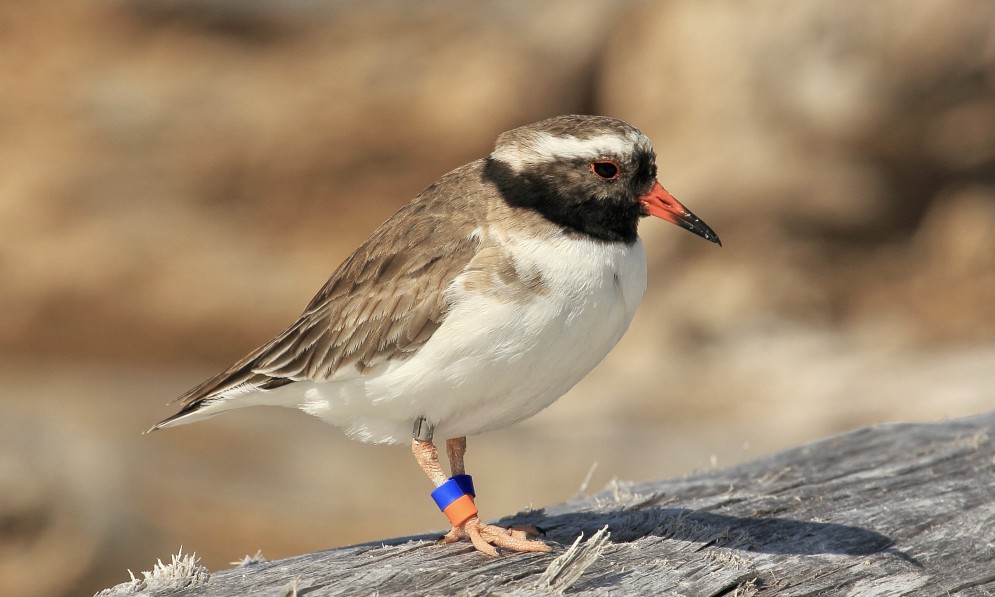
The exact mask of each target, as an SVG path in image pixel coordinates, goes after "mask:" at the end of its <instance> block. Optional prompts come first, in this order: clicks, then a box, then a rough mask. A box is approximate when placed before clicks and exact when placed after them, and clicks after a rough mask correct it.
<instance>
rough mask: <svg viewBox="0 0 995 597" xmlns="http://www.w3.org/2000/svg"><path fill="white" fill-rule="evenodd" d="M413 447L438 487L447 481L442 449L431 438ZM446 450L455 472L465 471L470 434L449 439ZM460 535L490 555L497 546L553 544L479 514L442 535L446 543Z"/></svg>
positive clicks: (542, 548)
mask: <svg viewBox="0 0 995 597" xmlns="http://www.w3.org/2000/svg"><path fill="white" fill-rule="evenodd" d="M411 451H412V452H413V453H414V455H415V460H417V461H418V464H419V466H421V468H422V470H423V471H425V474H426V475H428V478H429V479H431V480H432V483H434V484H435V486H436V487H438V486H440V485H442V484H443V483H445V482H446V475H445V473H443V472H442V465H440V464H439V452H438V450H436V448H435V445H434V444H433V443H432V442H431V440H420V439H417V438H416V439H413V440H411ZM446 452H447V455H448V456H449V464H450V466H451V467H452V473H453V475H461V474H463V473H464V468H463V454H464V453H465V452H466V438H465V437H460V438H456V439H451V440H448V441H446ZM460 539H469V540H470V542H471V543H473V546H474V547H475V548H477V550H478V551H480V552H482V553H485V554H487V555H489V556H496V555H497V550H496V549H495V548H494V547H495V546H497V547H503V548H505V549H510V550H512V551H542V552H546V551H550V550H551V549H550V547H549V546H548V545H546V544H545V543H543V542H542V541H535V540H530V539H529V538H528V535H526V534H525V532H524V531H520V530H513V529H505V528H501V527H498V526H494V525H490V524H484V523H482V522H480V519H479V518H478V517H476V516H473V517H471V518H470V519H469V520H467V521H466V522H464V523H463V524H461V525H459V526H454V527H453V529H452V530H451V531H449V532H448V533H446V535H445V536H444V537H443V538H442V539H440V542H442V543H453V542H455V541H459V540H460Z"/></svg>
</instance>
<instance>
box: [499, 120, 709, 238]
mask: <svg viewBox="0 0 995 597" xmlns="http://www.w3.org/2000/svg"><path fill="white" fill-rule="evenodd" d="M486 172H487V176H488V177H489V178H490V180H491V181H492V182H494V183H495V184H496V185H497V187H498V189H499V191H500V192H501V193H502V195H503V196H504V197H505V199H506V200H507V201H508V203H510V204H511V205H515V206H518V207H527V208H531V209H534V210H536V211H538V212H539V213H541V214H542V215H544V216H545V217H546V218H547V219H549V220H550V221H552V222H554V223H556V224H559V225H562V226H564V227H565V228H567V229H569V230H574V231H577V232H581V233H585V234H588V235H590V236H593V237H595V238H599V239H602V240H609V241H624V242H630V243H631V242H635V240H636V238H637V236H636V227H637V224H638V221H639V218H641V217H645V216H656V217H658V218H662V219H664V220H667V221H668V222H672V223H674V224H677V225H678V226H680V227H682V228H684V229H686V230H690V231H691V232H694V233H695V234H697V235H698V236H701V237H702V238H704V239H706V240H710V241H712V242H714V243H719V244H721V243H720V242H719V237H718V236H717V235H716V234H715V232H714V231H712V229H711V228H710V227H709V226H708V225H707V224H705V223H704V222H702V221H701V220H700V219H699V218H698V217H697V216H695V215H694V214H693V213H691V211H690V210H688V209H687V208H685V207H684V206H683V205H681V203H680V202H679V201H677V199H675V198H674V197H673V195H671V194H670V193H669V192H667V190H666V189H665V188H663V186H662V185H661V184H660V183H659V182H658V181H657V179H656V154H655V153H654V152H653V145H652V144H651V143H650V141H649V139H647V138H646V136H645V135H643V134H642V133H641V132H640V131H639V130H638V129H636V128H634V127H632V126H630V125H628V124H626V123H625V122H622V121H621V120H616V119H614V118H608V117H605V116H557V117H555V118H550V119H548V120H543V121H541V122H537V123H534V124H530V125H526V126H523V127H519V128H517V129H513V130H510V131H508V132H506V133H503V134H501V136H499V137H498V139H497V143H496V144H495V147H494V151H493V152H492V153H491V154H490V156H489V157H488V160H487V170H486Z"/></svg>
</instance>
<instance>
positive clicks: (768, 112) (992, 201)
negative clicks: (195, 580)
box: [0, 0, 995, 596]
mask: <svg viewBox="0 0 995 597" xmlns="http://www.w3.org/2000/svg"><path fill="white" fill-rule="evenodd" d="M571 112H581V113H600V114H608V115H612V116H616V117H619V118H623V119H625V120H627V121H629V122H631V123H633V124H634V125H636V126H638V127H639V128H641V129H642V130H643V131H645V132H646V133H647V134H648V135H649V136H650V137H651V138H652V139H653V140H654V142H655V145H656V149H657V152H658V154H659V164H660V173H661V180H662V181H663V183H664V184H665V185H666V186H667V187H668V188H669V189H670V190H671V191H672V192H673V193H674V194H675V195H676V196H677V197H679V198H680V199H681V200H683V201H684V202H685V203H686V204H687V205H688V206H690V207H691V209H693V210H694V211H695V212H696V213H697V214H698V215H699V216H701V217H702V218H703V219H705V220H706V221H707V222H708V223H709V224H711V226H712V227H714V228H715V229H716V230H717V231H718V232H719V234H720V235H721V237H722V239H723V242H724V243H725V247H724V248H722V249H719V248H717V247H715V246H714V245H710V244H709V243H706V242H704V241H702V240H701V239H699V238H696V237H694V236H692V235H690V234H687V233H684V232H682V231H680V230H678V229H676V228H674V227H672V226H668V225H665V224H662V223H660V222H651V221H646V222H645V223H644V224H643V226H642V231H641V232H642V234H643V236H644V239H645V241H646V244H647V252H648V254H649V259H650V264H651V272H650V287H649V290H648V292H647V295H646V298H645V299H644V301H643V305H642V307H641V310H640V312H639V314H638V316H637V317H636V319H635V322H634V323H633V326H632V329H631V330H630V332H629V334H628V336H627V337H626V338H625V339H624V340H623V342H622V343H621V345H620V346H619V348H618V349H617V350H616V351H615V352H614V353H613V354H612V355H611V356H610V357H609V358H608V359H607V361H606V362H605V363H604V365H603V366H602V367H601V368H599V369H598V370H597V371H596V372H595V373H594V374H592V375H591V376H590V377H589V378H588V379H587V380H585V381H584V382H582V383H581V384H580V385H579V386H578V387H577V388H576V389H575V390H574V391H573V392H571V394H569V395H568V396H567V397H566V398H564V399H563V400H561V401H560V402H559V403H557V404H556V405H555V406H553V407H551V408H550V409H548V410H547V411H546V412H544V413H542V414H540V415H539V416H537V417H535V418H534V419H532V420H530V421H527V422H526V423H523V424H521V425H518V426H517V427H513V428H510V429H507V430H502V431H498V432H493V433H490V434H487V435H484V436H481V437H479V438H473V439H471V442H470V451H469V453H468V462H469V467H470V470H471V472H473V473H474V474H475V475H476V480H477V484H478V489H479V490H480V495H481V499H480V500H479V502H480V505H481V508H482V512H483V514H484V515H485V516H489V517H497V516H500V515H503V514H506V513H509V512H512V511H515V510H518V509H521V508H526V507H529V506H534V507H540V506H542V505H544V504H547V503H551V502H557V501H562V500H565V499H568V498H570V497H571V496H572V495H574V494H575V493H576V492H577V491H578V490H579V489H580V488H581V485H582V482H583V481H584V479H585V477H586V476H587V473H588V472H589V471H590V470H591V467H592V464H593V463H595V462H597V463H599V465H600V466H599V467H598V468H597V469H596V470H594V472H593V475H592V478H591V486H592V487H600V486H602V485H604V484H605V483H607V482H609V481H610V480H611V479H612V478H613V477H619V478H621V479H631V480H646V479H652V478H661V477H665V476H672V475H678V474H682V473H686V472H689V471H691V470H693V469H696V468H704V467H709V466H723V465H727V464H731V463H733V462H737V461H741V460H744V459H747V458H751V457H754V456H759V455H761V454H764V453H767V452H770V451H773V450H776V449H780V448H784V447H788V446H791V445H795V444H798V443H800V442H803V441H805V440H809V439H812V438H816V437H821V436H825V435H828V434H832V433H836V432H839V431H843V430H846V429H850V428H853V427H855V426H860V425H865V424H870V423H876V422H884V421H894V420H910V419H914V420H934V419H942V418H944V417H952V416H961V415H966V414H970V413H974V412H981V411H986V410H990V409H992V408H995V317H993V311H995V4H993V3H991V2H989V1H988V0H974V1H972V0H920V1H918V2H905V1H902V0H880V1H878V2H873V3H864V2H833V1H832V0H823V1H814V0H813V1H810V0H765V1H762V2H761V1H759V0H757V1H741V2H700V1H699V0H669V1H658V2H630V1H623V0H618V1H607V0H606V1H599V2H585V3H577V2H570V1H566V0H560V1H551V2H545V3H532V2H526V1H514V2H500V3H499V2H487V3H461V2H455V1H449V2H432V3H417V4H416V3H408V2H403V1H400V0H398V1H382V0H378V1H370V2H359V1H354V0H353V1H346V0H340V1H334V0H282V1H281V2H272V1H268V0H91V1H89V2H57V1H55V0H33V1H31V2H3V3H0V306H2V308H0V352H2V354H0V356H2V363H3V365H2V366H0V374H2V377H3V388H4V389H3V390H2V391H0V594H3V595H39V596H40V595H80V594H87V593H89V592H92V591H94V590H96V589H98V588H100V587H104V586H110V585H112V584H115V583H117V582H122V581H124V580H126V579H127V573H126V570H127V569H131V570H133V571H135V572H136V574H137V573H138V571H139V570H143V569H144V570H147V569H149V568H150V567H151V565H152V564H153V563H154V561H155V558H160V557H161V558H164V559H165V558H167V557H168V555H169V553H171V552H174V553H175V551H176V550H177V549H178V548H179V547H180V545H182V546H183V547H184V549H185V551H193V550H196V551H197V553H198V554H200V555H201V556H202V558H203V560H202V561H203V563H205V564H206V565H208V566H209V567H211V568H212V569H217V568H219V567H224V566H227V563H228V562H230V561H235V560H238V559H241V557H242V556H244V555H246V554H254V553H255V552H256V551H257V550H260V549H261V550H262V553H263V555H264V556H267V557H271V558H273V557H280V556H286V555H290V554H294V553H300V552H304V551H308V550H315V549H322V548H329V547H334V546H337V545H343V544H347V543H352V542H360V541H370V540H376V539H378V538H382V537H386V536H395V535H399V534H404V533H415V532H425V531H430V530H438V529H442V528H443V522H444V520H443V518H442V517H441V516H440V515H439V514H438V513H437V512H435V511H434V506H433V505H432V504H431V502H430V500H429V499H428V496H427V493H428V491H429V489H430V486H429V484H428V482H427V480H426V479H424V477H423V475H422V473H421V472H420V471H419V469H418V467H417V466H415V464H414V462H413V460H412V458H411V457H410V454H409V453H408V451H407V450H406V449H404V448H389V447H372V446H363V445H358V444H354V443H351V442H348V441H346V440H344V439H343V437H342V436H341V434H340V433H339V432H338V431H337V430H335V429H334V428H331V427H327V426H325V425H324V424H322V423H321V422H319V421H317V420H312V419H310V418H308V417H306V416H304V415H302V414H299V413H294V412H292V411H283V410H275V411H274V410H265V409H262V410H258V411H253V410H251V409H250V410H247V411H242V412H237V413H232V414H228V415H225V416H223V417H219V418H217V419H212V420H211V421H210V422H207V423H199V424H197V425H194V426H191V427H185V428H180V429H176V430H169V431H166V432H161V433H156V434H154V435H151V436H140V435H139V434H140V432H141V431H142V430H143V429H146V428H147V427H148V426H149V425H151V424H152V423H154V422H155V421H157V420H159V419H161V418H163V417H164V416H166V415H168V414H170V413H171V412H172V409H171V407H167V406H165V403H166V402H167V401H168V400H170V399H172V398H173V397H175V396H177V395H179V394H180V393H182V392H183V391H184V390H186V389H187V388H188V387H190V386H192V385H195V384H196V383H198V382H200V381H201V380H202V379H203V378H204V377H205V376H207V375H210V374H213V373H215V372H216V371H217V370H219V369H221V368H223V367H225V366H227V365H228V364H229V363H230V362H232V361H233V360H235V359H237V358H239V357H241V356H242V355H243V354H245V353H246V352H247V351H248V350H249V349H251V348H254V347H255V346H256V345H258V344H259V343H261V342H263V341H265V340H266V339H268V338H269V337H270V336H271V335H273V334H274V333H275V332H277V331H279V330H280V329H281V327H282V326H284V325H286V324H288V323H289V322H290V321H292V320H293V318H294V317H296V315H297V314H298V312H299V310H300V309H301V308H302V307H303V305H304V304H305V303H306V302H307V301H308V300H309V299H310V297H311V296H312V294H313V293H314V292H315V291H316V290H317V289H318V287H319V286H320V285H321V284H322V282H323V281H324V280H325V278H326V276H327V275H328V274H329V273H330V272H331V270H332V269H333V268H334V267H335V266H336V265H337V264H338V262H339V261H340V260H341V259H343V258H344V257H345V256H346V255H347V254H348V252H349V251H350V250H351V249H352V248H353V247H354V246H355V245H356V244H357V243H359V242H360V241H361V240H363V239H364V238H365V237H366V236H367V235H368V234H369V233H370V232H371V231H372V230H373V228H374V227H375V226H376V225H377V224H378V223H379V222H381V221H382V220H383V219H384V218H386V217H387V216H388V215H389V214H390V213H392V212H393V211H394V210H396V209H397V208H398V207H399V206H400V205H402V204H403V203H404V202H406V201H408V200H409V199H410V198H411V197H413V196H414V195H415V194H416V193H417V192H418V191H419V190H420V189H422V188H423V187H425V186H426V185H427V184H429V183H430V182H432V181H433V180H434V179H435V178H436V177H438V176H439V175H440V174H442V173H444V172H445V171H447V170H449V169H451V168H453V167H455V166H458V165H460V164H462V163H464V162H466V161H469V160H471V159H474V158H476V157H479V156H483V155H485V154H486V153H487V152H488V151H489V150H490V147H491V145H492V143H493V140H494V138H495V137H496V135H497V134H498V133H499V132H501V131H503V130H506V129H508V128H512V127H514V126H517V125H519V124H523V123H526V122H530V121H534V120H538V119H541V118H544V117H547V116H551V115H555V114H562V113H571ZM989 481H990V478H989ZM980 482H986V481H985V480H984V479H981V480H980ZM391 496H394V497H391Z"/></svg>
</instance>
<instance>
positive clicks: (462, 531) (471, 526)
mask: <svg viewBox="0 0 995 597" xmlns="http://www.w3.org/2000/svg"><path fill="white" fill-rule="evenodd" d="M528 537H529V535H528V534H527V533H526V532H525V531H523V530H521V529H514V528H513V529H505V528H502V527H499V526H494V525H490V524H483V523H482V522H480V519H479V518H477V517H476V516H474V517H473V518H471V519H470V520H467V521H466V522H464V523H463V524H462V525H461V526H458V527H453V529H452V530H451V531H449V532H448V533H446V534H445V536H443V537H442V538H440V539H439V543H455V542H456V541H459V540H460V539H469V540H470V542H471V543H473V546H474V547H475V548H476V549H477V551H479V552H481V553H483V554H485V555H488V556H491V557H496V556H497V555H498V554H497V549H495V546H496V547H503V548H504V549H508V550H511V551H521V552H548V551H552V548H551V547H549V546H548V545H546V544H545V543H543V542H542V541H535V540H531V539H529V538H528Z"/></svg>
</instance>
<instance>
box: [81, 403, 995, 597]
mask: <svg viewBox="0 0 995 597" xmlns="http://www.w3.org/2000/svg"><path fill="white" fill-rule="evenodd" d="M993 430H995V413H991V414H986V415H981V416H976V417H972V418H969V419H965V420H960V421H950V422H944V423H935V424H891V425H882V426H878V427H872V428H868V429H862V430H859V431H854V432H852V433H847V434H844V435H841V436H838V437H834V438H831V439H828V440H824V441H820V442H816V443H813V444H810V445H807V446H804V447H801V448H797V449H794V450H790V451H787V452H784V453H782V454H779V455H776V456H772V457H769V458H764V459H761V460H757V461H754V462H751V463H747V464H744V465H741V466H737V467H733V468H730V469H726V470H719V471H709V472H706V473H701V474H696V475H692V476H689V477H685V478H682V479H676V480H670V481H660V482H655V483H645V484H637V485H634V484H625V483H613V484H611V485H609V486H608V487H607V488H606V489H605V490H603V491H601V492H600V493H598V494H595V495H591V496H588V497H585V498H582V499H578V500H575V501H572V502H569V503H566V504H561V505H557V506H552V507H549V508H546V509H544V510H538V511H533V512H526V513H520V514H517V515H515V516H511V517H508V518H505V519H503V520H501V521H500V524H504V525H518V524H527V525H535V526H537V527H540V528H542V529H543V530H544V531H545V533H546V540H547V541H549V542H550V543H552V544H554V545H555V546H556V549H554V551H553V553H551V554H514V555H509V554H505V555H502V556H501V557H499V558H497V559H491V558H487V557H485V556H482V555H480V554H478V553H476V552H474V551H473V550H472V549H471V548H470V547H469V545H468V544H463V545H448V546H442V545H435V544H434V542H433V539H435V537H429V536H419V537H404V538H398V539H391V540H388V541H383V542H377V543H369V544H364V545H356V546H351V547H343V548H340V549H333V550H329V551H325V552H319V553H312V554H306V555H301V556H297V557H293V558H288V559H286V560H280V561H273V562H266V561H252V560H247V563H246V564H243V565H242V566H241V567H239V568H235V569H231V570H225V571H221V572H216V573H214V574H207V571H206V570H204V569H203V568H197V567H196V566H193V563H192V560H189V561H187V565H186V566H185V567H184V568H183V572H182V573H181V574H178V575H173V576H171V577H170V576H167V577H165V580H163V578H159V580H155V579H152V580H151V581H149V582H145V581H141V580H136V581H133V582H131V583H125V584H122V585H118V586H117V587H114V588H113V589H109V590H107V591H104V592H102V593H101V595H104V596H107V597H112V596H116V595H129V594H136V593H137V594H149V595H153V594H154V595H170V596H180V595H183V596H195V595H197V596H200V595H212V596H236V595H238V596H241V595H270V596H275V595H288V596H290V595H302V596H303V595H308V596H312V597H316V596H319V595H353V594H355V595H370V594H377V595H446V594H457V593H458V594H460V595H487V594H495V593H500V594H502V595H520V596H525V595H546V594H559V593H563V592H568V593H570V594H578V595H608V594H609V593H610V594H615V595H623V594H624V595H637V594H638V595H659V594H670V593H676V594H681V595H695V596H714V597H718V596H722V595H812V594H832V595H907V594H915V595H956V594H963V595H989V594H995V450H993V444H992V435H993ZM648 457H651V456H648ZM660 457H661V458H665V457H666V456H665V455H660ZM604 529H607V530H604ZM581 536H583V537H584V538H585V539H586V540H582V541H578V538H579V537H581Z"/></svg>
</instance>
